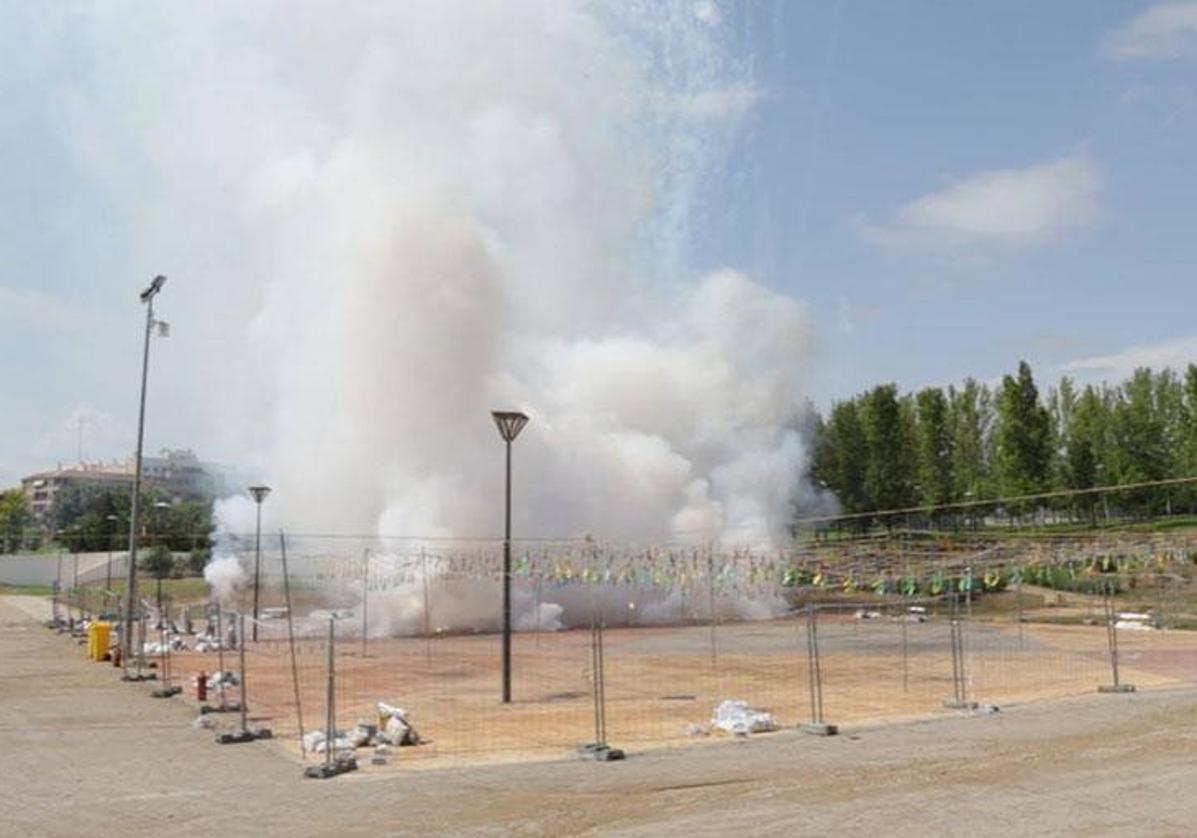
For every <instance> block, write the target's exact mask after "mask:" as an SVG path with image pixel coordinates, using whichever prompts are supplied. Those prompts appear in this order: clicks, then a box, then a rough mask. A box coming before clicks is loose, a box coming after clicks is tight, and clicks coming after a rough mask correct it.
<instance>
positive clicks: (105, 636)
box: [87, 620, 112, 661]
mask: <svg viewBox="0 0 1197 838" xmlns="http://www.w3.org/2000/svg"><path fill="white" fill-rule="evenodd" d="M111 638H112V623H104V622H100V621H98V620H97V621H96V622H94V623H90V624H89V625H88V626H87V659H88V660H92V661H106V660H108V643H109V641H110V640H111Z"/></svg>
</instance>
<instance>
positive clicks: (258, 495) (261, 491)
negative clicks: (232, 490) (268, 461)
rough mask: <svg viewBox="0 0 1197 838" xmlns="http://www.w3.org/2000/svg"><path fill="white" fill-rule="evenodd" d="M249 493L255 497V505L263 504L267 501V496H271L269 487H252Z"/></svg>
mask: <svg viewBox="0 0 1197 838" xmlns="http://www.w3.org/2000/svg"><path fill="white" fill-rule="evenodd" d="M249 493H250V495H252V496H253V499H254V503H261V502H262V501H264V500H266V496H267V495H268V494H270V487H269V486H250V487H249Z"/></svg>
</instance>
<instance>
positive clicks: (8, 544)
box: [0, 489, 29, 553]
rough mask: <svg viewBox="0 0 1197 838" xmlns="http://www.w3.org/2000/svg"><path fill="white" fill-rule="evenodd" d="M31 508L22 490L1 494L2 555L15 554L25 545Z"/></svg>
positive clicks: (0, 547)
mask: <svg viewBox="0 0 1197 838" xmlns="http://www.w3.org/2000/svg"><path fill="white" fill-rule="evenodd" d="M28 524H29V508H28V506H27V505H26V503H25V494H24V493H23V492H22V491H21V490H20V489H8V490H6V491H3V492H0V553H15V552H16V551H17V550H20V549H21V546H22V544H23V543H24V535H25V527H26V526H27V525H28Z"/></svg>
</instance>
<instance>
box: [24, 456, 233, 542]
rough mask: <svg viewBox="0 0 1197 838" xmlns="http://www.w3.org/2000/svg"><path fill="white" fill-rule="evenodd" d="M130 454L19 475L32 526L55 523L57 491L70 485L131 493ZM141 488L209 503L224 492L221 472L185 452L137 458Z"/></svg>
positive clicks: (71, 486) (171, 496) (176, 498)
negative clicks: (125, 457) (121, 458)
mask: <svg viewBox="0 0 1197 838" xmlns="http://www.w3.org/2000/svg"><path fill="white" fill-rule="evenodd" d="M133 472H134V458H133V457H129V458H128V459H127V460H113V461H111V462H94V463H79V464H77V465H70V466H63V465H62V464H61V463H59V465H58V468H56V469H55V470H53V471H43V472H39V473H38V474H31V475H29V476H28V477H25V478H22V479H21V490H22V492H23V493H24V495H25V502H26V504H27V506H28V507H29V512H30V515H31V516H32V518H33V524H34V526H36V527H41V528H43V529H44V528H48V527H50V526H51V525H52V523H53V521H54V513H55V510H56V508H57V502H58V498H59V495H60V493H61V492H64V491H66V490H69V489H72V488H74V487H98V488H102V489H112V490H116V491H124V492H132V491H133ZM141 484H142V488H143V489H156V490H158V491H159V492H162V493H163V494H165V495H167V496H168V497H169V498H170V499H171V500H172V501H185V500H187V501H208V500H212V499H213V498H216V497H219V496H220V495H221V494H223V492H224V480H223V478H222V477H221V470H220V468H219V467H217V466H215V465H214V464H212V463H206V462H203V461H202V460H200V459H199V458H198V457H196V456H195V454H194V453H193V452H191V451H189V450H186V449H182V450H163V451H161V452H160V454H159V456H157V457H143V458H142V461H141Z"/></svg>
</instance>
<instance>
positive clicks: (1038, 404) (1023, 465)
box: [810, 362, 1197, 518]
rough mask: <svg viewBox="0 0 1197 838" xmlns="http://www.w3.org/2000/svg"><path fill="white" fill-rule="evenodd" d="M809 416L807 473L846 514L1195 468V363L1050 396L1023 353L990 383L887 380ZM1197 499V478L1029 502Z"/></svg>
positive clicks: (1078, 510) (1142, 512) (1079, 512)
mask: <svg viewBox="0 0 1197 838" xmlns="http://www.w3.org/2000/svg"><path fill="white" fill-rule="evenodd" d="M813 424H814V431H815V436H816V439H815V444H814V453H813V457H812V463H811V468H810V477H811V479H812V480H813V481H814V482H815V484H816V485H818V486H822V487H823V488H826V489H828V490H830V491H831V492H833V493H834V494H835V496H836V498H837V499H838V500H839V503H840V507H841V509H842V511H843V512H844V513H849V514H851V513H863V512H872V511H877V510H888V509H901V508H907V507H914V506H926V507H931V508H933V509H937V508H940V507H945V506H948V505H950V504H955V503H960V502H966V501H981V500H985V499H992V498H1002V497H1014V496H1020V495H1031V494H1039V493H1045V492H1051V491H1055V490H1068V489H1090V488H1093V487H1096V486H1111V485H1125V484H1130V483H1143V482H1149V481H1159V480H1166V479H1169V478H1180V477H1192V476H1197V364H1190V365H1189V366H1188V368H1187V369H1186V370H1185V371H1184V374H1183V375H1178V374H1177V373H1175V372H1174V371H1172V370H1169V369H1165V370H1163V371H1161V372H1152V371H1151V370H1150V369H1146V368H1144V369H1139V370H1136V371H1135V373H1134V374H1133V375H1132V376H1131V377H1130V378H1128V379H1127V380H1125V381H1123V382H1121V383H1120V384H1116V385H1111V384H1102V385H1086V386H1085V387H1078V386H1077V385H1076V384H1075V383H1074V382H1073V381H1072V380H1071V379H1069V378H1063V379H1062V380H1061V381H1060V382H1059V384H1058V385H1056V386H1055V387H1052V388H1050V389H1049V390H1048V392H1047V394H1046V396H1045V397H1044V396H1041V394H1040V392H1039V389H1038V387H1037V386H1036V384H1035V380H1034V377H1033V375H1032V372H1031V367H1030V366H1029V365H1028V364H1027V363H1026V362H1022V363H1020V364H1019V365H1018V371H1017V372H1016V373H1015V374H1013V375H1007V376H1005V377H1003V379H1002V381H1001V384H1000V385H998V386H996V387H994V388H990V387H988V386H986V385H985V384H981V383H978V382H977V381H974V380H973V379H971V378H970V379H967V380H965V381H964V383H963V384H962V385H960V386H959V387H956V386H950V387H947V388H946V389H945V388H940V387H928V388H926V389H923V390H920V391H919V392H917V393H906V394H902V393H900V392H899V391H898V388H897V387H896V386H895V385H893V384H883V385H880V386H877V387H874V388H872V389H871V390H868V391H867V392H864V393H861V394H859V395H857V396H856V397H855V398H851V399H847V400H844V401H840V402H837V403H835V404H834V405H833V406H832V408H831V411H830V413H829V414H828V416H827V417H826V418H825V419H824V418H823V417H821V416H817V415H816V416H815V417H814V419H813ZM1194 503H1197V490H1195V489H1194V488H1193V487H1191V486H1187V487H1186V486H1182V487H1177V488H1169V487H1161V488H1156V489H1143V490H1134V491H1127V492H1118V493H1110V494H1109V496H1108V497H1102V496H1099V495H1097V494H1093V495H1090V496H1079V497H1071V498H1064V499H1061V500H1059V501H1057V502H1051V503H1041V504H1038V503H1037V504H1034V505H1033V508H1036V509H1044V508H1046V509H1054V510H1066V511H1067V512H1068V513H1069V514H1072V515H1076V516H1078V517H1089V518H1092V517H1094V516H1095V515H1096V514H1097V510H1098V509H1099V507H1100V508H1102V510H1103V512H1105V513H1106V514H1108V509H1109V506H1110V505H1112V504H1114V505H1116V506H1117V509H1118V511H1119V512H1121V513H1124V514H1132V515H1135V516H1147V515H1154V514H1159V513H1161V512H1164V511H1171V510H1172V508H1173V505H1174V504H1180V505H1183V506H1184V507H1185V508H1186V509H1187V508H1189V507H1191V506H1193V504H1194ZM1030 508H1032V507H1031V505H1025V504H1024V505H1019V508H1013V509H1006V511H1007V512H1013V513H1015V514H1023V513H1025V512H1027V511H1029V509H1030ZM932 517H936V516H935V515H934V513H933V515H932Z"/></svg>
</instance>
